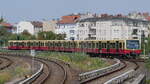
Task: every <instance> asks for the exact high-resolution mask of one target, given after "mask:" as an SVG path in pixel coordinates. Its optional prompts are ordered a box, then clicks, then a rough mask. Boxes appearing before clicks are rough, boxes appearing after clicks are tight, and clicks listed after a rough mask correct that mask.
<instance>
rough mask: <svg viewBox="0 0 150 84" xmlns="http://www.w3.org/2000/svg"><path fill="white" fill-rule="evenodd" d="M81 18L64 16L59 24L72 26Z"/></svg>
mask: <svg viewBox="0 0 150 84" xmlns="http://www.w3.org/2000/svg"><path fill="white" fill-rule="evenodd" d="M79 18H80V16H79V15H70V16H63V17H62V19H61V20H60V21H58V23H59V24H72V23H75V22H76V21H77V20H78V19H79Z"/></svg>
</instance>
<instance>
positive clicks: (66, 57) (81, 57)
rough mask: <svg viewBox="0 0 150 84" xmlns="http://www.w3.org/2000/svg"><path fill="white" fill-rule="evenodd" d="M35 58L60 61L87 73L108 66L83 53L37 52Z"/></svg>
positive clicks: (100, 60)
mask: <svg viewBox="0 0 150 84" xmlns="http://www.w3.org/2000/svg"><path fill="white" fill-rule="evenodd" d="M37 57H43V58H48V59H51V58H55V59H59V60H62V61H64V62H66V63H68V64H70V65H71V66H74V67H77V68H79V69H81V70H85V71H89V70H94V69H99V68H103V67H106V66H108V65H109V64H108V63H107V62H106V61H104V60H102V59H100V58H98V57H95V58H91V57H90V56H89V55H87V54H85V53H64V52H46V51H42V52H38V53H37Z"/></svg>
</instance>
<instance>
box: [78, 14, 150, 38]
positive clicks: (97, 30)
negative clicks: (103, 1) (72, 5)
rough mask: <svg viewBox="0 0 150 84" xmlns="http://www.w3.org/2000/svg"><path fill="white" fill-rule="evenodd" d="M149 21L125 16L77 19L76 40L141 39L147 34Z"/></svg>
mask: <svg viewBox="0 0 150 84" xmlns="http://www.w3.org/2000/svg"><path fill="white" fill-rule="evenodd" d="M148 24H149V22H148V21H144V20H138V19H130V18H127V17H99V18H96V17H95V18H87V19H82V20H80V21H78V23H77V30H78V35H77V39H78V40H115V39H118V40H121V39H141V38H142V37H148V35H149V31H148V29H149V26H148Z"/></svg>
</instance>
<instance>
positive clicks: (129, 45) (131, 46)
mask: <svg viewBox="0 0 150 84" xmlns="http://www.w3.org/2000/svg"><path fill="white" fill-rule="evenodd" d="M125 42H126V48H125V50H124V54H125V55H126V56H128V57H132V58H136V57H137V56H139V55H140V54H141V52H142V50H141V47H140V46H141V45H140V41H139V40H125Z"/></svg>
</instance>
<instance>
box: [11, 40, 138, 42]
mask: <svg viewBox="0 0 150 84" xmlns="http://www.w3.org/2000/svg"><path fill="white" fill-rule="evenodd" d="M125 40H139V39H125ZM125 40H9V41H8V42H30V41H32V42H33V41H34V42H37V41H59V42H61V41H63V42H64V41H65V42H70V41H76V42H81V41H94V42H95V41H125Z"/></svg>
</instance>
